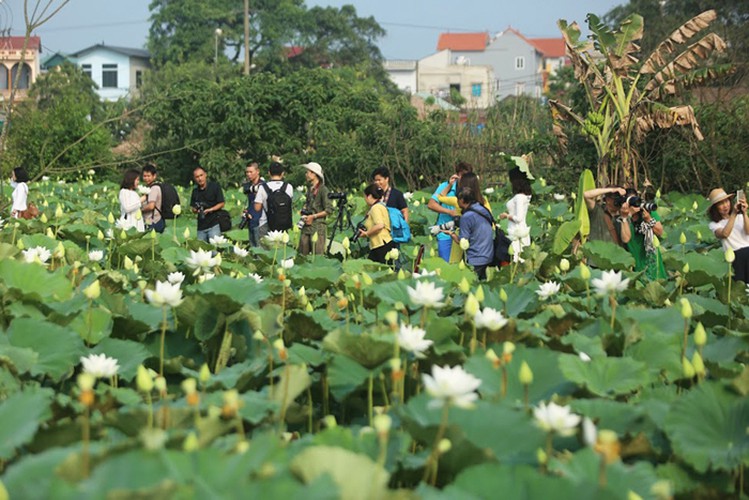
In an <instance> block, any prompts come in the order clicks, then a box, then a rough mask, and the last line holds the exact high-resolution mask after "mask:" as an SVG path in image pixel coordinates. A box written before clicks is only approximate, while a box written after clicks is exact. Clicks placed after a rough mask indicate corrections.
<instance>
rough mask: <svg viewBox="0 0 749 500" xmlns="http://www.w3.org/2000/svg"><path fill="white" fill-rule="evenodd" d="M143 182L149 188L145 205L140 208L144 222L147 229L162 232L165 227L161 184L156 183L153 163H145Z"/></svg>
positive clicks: (156, 174)
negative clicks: (162, 214)
mask: <svg viewBox="0 0 749 500" xmlns="http://www.w3.org/2000/svg"><path fill="white" fill-rule="evenodd" d="M142 175H143V182H144V183H145V184H146V186H148V187H149V188H150V190H149V191H148V197H147V198H146V202H145V205H143V208H141V212H143V218H144V222H145V223H146V229H147V230H154V231H156V232H157V233H163V232H164V228H165V227H166V221H165V220H164V218H163V217H162V216H161V186H159V185H158V184H157V180H156V178H157V176H158V173H157V172H156V166H155V165H154V164H153V163H147V164H146V165H145V166H144V167H143V174H142Z"/></svg>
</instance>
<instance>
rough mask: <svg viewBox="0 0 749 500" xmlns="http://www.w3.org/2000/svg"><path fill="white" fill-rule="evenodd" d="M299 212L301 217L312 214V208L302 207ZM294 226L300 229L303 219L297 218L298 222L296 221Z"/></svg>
mask: <svg viewBox="0 0 749 500" xmlns="http://www.w3.org/2000/svg"><path fill="white" fill-rule="evenodd" d="M301 213H302V217H306V216H307V215H312V210H309V209H307V208H303V209H302V212H301ZM296 227H297V228H299V229H300V230H301V229H302V228H303V227H304V219H299V222H297V223H296Z"/></svg>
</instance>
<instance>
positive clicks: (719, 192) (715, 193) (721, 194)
mask: <svg viewBox="0 0 749 500" xmlns="http://www.w3.org/2000/svg"><path fill="white" fill-rule="evenodd" d="M734 196H736V194H735V193H731V194H728V193H726V192H725V190H724V189H723V188H715V189H713V190H712V191H710V195H708V197H707V201H709V202H710V207H709V208H708V210H709V209H710V208H711V207H712V206H713V205H715V204H716V203H720V202H721V201H723V200H727V199H730V198H733V197H734Z"/></svg>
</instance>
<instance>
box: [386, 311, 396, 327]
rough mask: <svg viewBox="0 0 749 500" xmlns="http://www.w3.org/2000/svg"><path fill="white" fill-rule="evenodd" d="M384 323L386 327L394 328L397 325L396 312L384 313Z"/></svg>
mask: <svg viewBox="0 0 749 500" xmlns="http://www.w3.org/2000/svg"><path fill="white" fill-rule="evenodd" d="M385 321H386V322H387V324H388V325H390V326H391V327H395V326H397V325H398V311H396V310H391V311H388V312H386V313H385Z"/></svg>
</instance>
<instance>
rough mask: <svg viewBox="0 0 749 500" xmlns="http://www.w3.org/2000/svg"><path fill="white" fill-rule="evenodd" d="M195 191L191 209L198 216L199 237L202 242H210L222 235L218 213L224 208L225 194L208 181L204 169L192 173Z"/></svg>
mask: <svg viewBox="0 0 749 500" xmlns="http://www.w3.org/2000/svg"><path fill="white" fill-rule="evenodd" d="M192 177H193V179H194V180H195V189H193V190H192V195H191V196H190V209H191V210H192V213H194V214H198V235H197V238H198V239H199V240H200V241H205V242H208V240H210V239H211V238H212V237H214V236H218V235H220V234H221V228H220V226H219V222H218V213H217V212H218V211H219V210H221V209H222V208H224V193H223V191H221V186H219V185H218V183H216V182H214V181H209V180H208V174H206V171H205V169H203V167H195V170H193V172H192Z"/></svg>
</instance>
